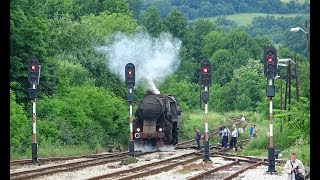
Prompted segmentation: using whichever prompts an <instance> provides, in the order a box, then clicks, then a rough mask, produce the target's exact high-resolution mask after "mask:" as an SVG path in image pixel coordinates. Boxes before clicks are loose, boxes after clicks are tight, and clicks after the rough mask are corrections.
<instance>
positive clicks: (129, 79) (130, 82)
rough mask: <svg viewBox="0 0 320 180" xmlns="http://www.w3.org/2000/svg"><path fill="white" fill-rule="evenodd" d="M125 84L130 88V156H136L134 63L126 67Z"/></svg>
mask: <svg viewBox="0 0 320 180" xmlns="http://www.w3.org/2000/svg"><path fill="white" fill-rule="evenodd" d="M125 83H126V86H127V88H128V94H127V100H128V102H129V104H130V140H129V144H128V146H129V155H131V156H135V155H134V141H133V124H132V122H133V117H132V105H133V87H134V85H135V66H134V64H132V63H128V64H127V65H126V67H125Z"/></svg>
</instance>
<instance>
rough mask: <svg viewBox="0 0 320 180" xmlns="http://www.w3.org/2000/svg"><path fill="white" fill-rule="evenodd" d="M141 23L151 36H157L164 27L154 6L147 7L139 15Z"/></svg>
mask: <svg viewBox="0 0 320 180" xmlns="http://www.w3.org/2000/svg"><path fill="white" fill-rule="evenodd" d="M141 25H142V26H143V27H145V28H146V29H147V31H148V33H149V34H150V35H151V36H153V37H158V36H159V34H160V33H161V32H162V31H164V30H165V29H166V27H165V24H164V23H163V19H162V18H161V15H160V11H159V10H158V9H157V8H156V7H154V6H151V7H149V8H148V9H147V10H146V11H145V12H144V14H143V15H142V17H141Z"/></svg>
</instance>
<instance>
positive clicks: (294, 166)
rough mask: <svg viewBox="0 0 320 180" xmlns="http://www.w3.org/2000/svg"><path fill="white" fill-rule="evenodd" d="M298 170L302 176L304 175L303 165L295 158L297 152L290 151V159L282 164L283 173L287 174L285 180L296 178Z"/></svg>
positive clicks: (294, 179)
mask: <svg viewBox="0 0 320 180" xmlns="http://www.w3.org/2000/svg"><path fill="white" fill-rule="evenodd" d="M298 172H299V173H301V174H302V175H303V176H305V175H306V173H305V169H304V165H303V164H302V162H301V161H300V160H299V159H297V154H296V153H295V152H292V153H291V156H290V160H288V161H287V162H286V164H285V165H284V173H286V174H287V175H288V178H287V180H296V178H295V174H296V173H298Z"/></svg>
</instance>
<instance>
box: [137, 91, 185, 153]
mask: <svg viewBox="0 0 320 180" xmlns="http://www.w3.org/2000/svg"><path fill="white" fill-rule="evenodd" d="M180 115H181V111H180V110H179V105H178V104H177V102H176V101H175V99H174V97H172V96H171V95H168V94H155V93H154V92H153V91H151V90H148V91H147V92H146V95H145V96H144V97H143V99H142V100H141V101H140V102H139V103H138V109H137V111H136V112H135V117H136V118H135V119H134V120H133V134H134V142H135V145H137V146H144V145H149V146H153V147H162V146H164V145H175V144H177V143H178V125H179V120H180Z"/></svg>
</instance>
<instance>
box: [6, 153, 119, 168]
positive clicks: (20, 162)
mask: <svg viewBox="0 0 320 180" xmlns="http://www.w3.org/2000/svg"><path fill="white" fill-rule="evenodd" d="M121 153H125V152H120V153H116V154H112V153H103V154H89V155H80V156H67V157H50V158H38V161H39V164H40V165H42V164H46V163H49V162H58V161H67V160H75V159H82V158H99V157H102V158H104V157H112V156H118V155H119V154H121ZM28 164H32V159H21V160H12V161H10V165H12V166H13V165H18V166H21V165H28Z"/></svg>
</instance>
